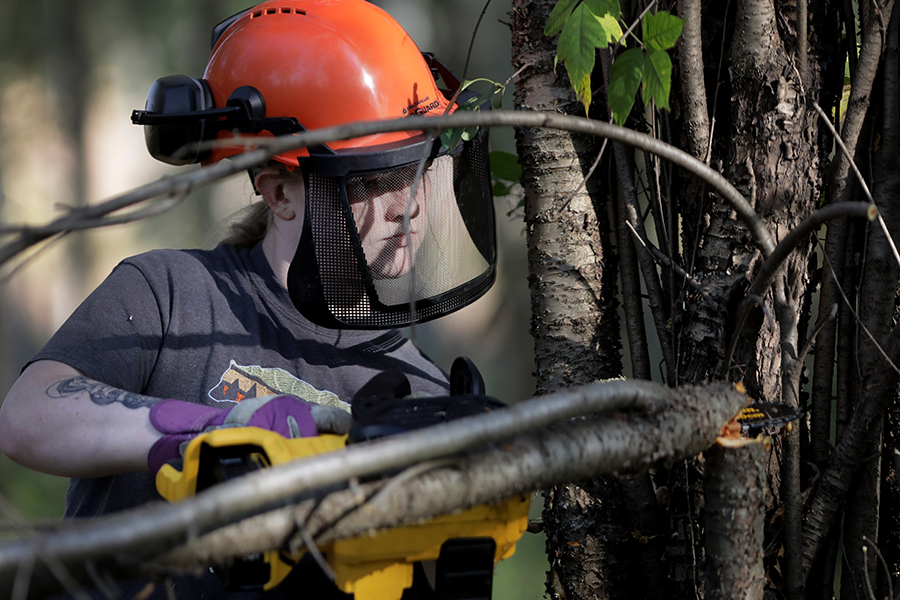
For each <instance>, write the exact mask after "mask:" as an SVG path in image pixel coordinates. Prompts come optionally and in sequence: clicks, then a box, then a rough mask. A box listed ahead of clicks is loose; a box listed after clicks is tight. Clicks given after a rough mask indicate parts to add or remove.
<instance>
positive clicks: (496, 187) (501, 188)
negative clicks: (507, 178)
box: [491, 181, 513, 198]
mask: <svg viewBox="0 0 900 600" xmlns="http://www.w3.org/2000/svg"><path fill="white" fill-rule="evenodd" d="M512 189H513V188H512V186H511V185H506V184H505V183H501V182H499V181H495V182H494V184H493V185H492V186H491V195H492V196H493V197H494V198H501V197H503V196H508V195H509V194H510V192H512Z"/></svg>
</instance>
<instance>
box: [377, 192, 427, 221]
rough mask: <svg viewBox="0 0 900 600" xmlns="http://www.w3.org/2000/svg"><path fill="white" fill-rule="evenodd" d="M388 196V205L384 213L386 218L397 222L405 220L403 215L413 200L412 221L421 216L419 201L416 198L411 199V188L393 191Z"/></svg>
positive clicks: (410, 210) (410, 213) (411, 207)
mask: <svg viewBox="0 0 900 600" xmlns="http://www.w3.org/2000/svg"><path fill="white" fill-rule="evenodd" d="M388 196H389V197H388V198H385V200H386V206H385V215H384V218H385V219H386V220H387V221H392V222H395V223H401V222H403V215H405V214H406V207H407V206H409V203H410V202H412V206H410V207H409V219H410V221H411V220H413V219H415V218H416V217H417V216H419V209H420V207H419V202H418V200H417V199H415V198H412V199H410V197H409V188H405V189H403V190H397V191H394V192H391V193H390V194H389V195H388Z"/></svg>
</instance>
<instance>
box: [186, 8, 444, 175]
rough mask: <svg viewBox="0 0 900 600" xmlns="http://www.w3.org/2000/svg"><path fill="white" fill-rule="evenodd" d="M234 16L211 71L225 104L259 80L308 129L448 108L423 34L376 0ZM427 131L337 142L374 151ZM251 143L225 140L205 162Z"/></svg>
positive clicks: (271, 104)
mask: <svg viewBox="0 0 900 600" xmlns="http://www.w3.org/2000/svg"><path fill="white" fill-rule="evenodd" d="M232 19H233V21H232V22H230V23H229V22H227V21H226V22H225V23H224V25H226V27H224V30H222V31H221V32H220V36H219V38H218V39H217V40H216V41H215V45H214V48H213V51H212V55H211V56H210V59H209V63H208V65H207V67H206V73H205V75H204V79H205V81H206V82H207V83H208V85H209V88H210V90H211V92H212V96H213V99H214V102H215V106H225V105H226V103H227V102H228V99H229V97H230V96H231V95H232V93H233V92H234V91H235V90H236V89H238V88H240V87H242V86H251V87H253V88H255V89H256V90H258V91H259V93H260V94H261V95H262V98H263V99H264V101H265V115H266V117H290V118H293V119H296V121H297V123H299V125H300V126H302V128H303V129H305V130H312V129H319V128H323V127H331V126H335V125H341V124H345V123H351V122H355V121H375V120H390V119H399V118H402V117H405V116H408V115H411V114H419V115H423V114H424V115H427V114H434V115H438V114H443V113H444V112H445V111H446V110H447V107H448V104H449V100H448V99H447V97H446V96H445V94H444V93H443V92H441V90H440V89H438V86H437V83H436V81H435V76H434V74H433V73H432V70H431V68H430V67H429V64H428V62H427V61H426V58H425V57H423V55H422V53H421V52H420V51H419V49H418V48H417V47H416V44H415V42H413V40H412V38H410V36H409V34H407V33H406V31H404V30H403V28H402V27H401V26H400V25H399V24H398V23H397V22H396V21H395V20H394V19H393V18H392V17H391V16H390V15H388V14H387V13H386V12H384V11H383V10H382V9H381V8H379V7H377V6H375V5H374V4H370V3H369V2H366V1H364V0H270V1H268V2H263V3H262V4H259V5H257V6H255V7H253V8H252V9H249V10H247V11H245V12H243V13H240V14H238V15H236V16H235V17H233V18H232ZM451 93H452V92H451ZM240 135H241V137H242V138H246V137H247V136H248V135H249V136H270V135H271V133H269V132H268V131H263V132H261V133H258V134H253V133H251V134H247V133H241V134H240ZM420 135H421V132H392V133H382V134H377V135H371V136H367V137H364V138H356V139H352V140H342V141H337V142H334V143H331V144H328V146H329V148H330V149H331V150H334V151H335V152H337V153H345V152H351V153H358V152H367V151H370V150H376V149H377V148H379V147H385V146H389V145H397V144H403V143H404V142H407V141H411V138H416V137H419V136H420ZM232 136H233V134H232V133H231V132H230V131H221V132H219V134H218V137H219V139H222V138H228V137H232ZM244 151H245V146H244V145H240V146H238V145H235V146H226V147H219V148H216V149H215V150H213V152H212V153H211V155H210V157H209V158H208V159H207V161H205V162H215V161H218V160H220V159H222V158H225V157H228V156H232V155H234V154H238V153H241V152H244ZM308 154H309V153H308V151H307V150H306V149H302V150H299V151H294V152H289V153H285V154H282V155H279V156H277V157H276V159H277V160H279V161H281V162H284V163H287V164H293V165H296V164H297V157H298V156H308Z"/></svg>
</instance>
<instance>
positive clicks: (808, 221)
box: [722, 202, 878, 378]
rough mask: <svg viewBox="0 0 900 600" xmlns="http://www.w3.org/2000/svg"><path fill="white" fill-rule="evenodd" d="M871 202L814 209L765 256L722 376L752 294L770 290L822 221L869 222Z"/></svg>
mask: <svg viewBox="0 0 900 600" xmlns="http://www.w3.org/2000/svg"><path fill="white" fill-rule="evenodd" d="M877 214H878V213H877V210H876V209H875V205H874V204H869V203H866V202H840V203H837V204H830V205H828V206H824V207H822V208H819V209H817V210H815V211H813V212H812V213H811V214H810V215H809V216H808V217H806V218H805V219H803V221H801V222H800V223H798V224H797V226H796V227H794V228H793V229H792V230H791V231H790V232H789V233H788V234H787V235H786V236H785V237H784V239H783V240H781V241H780V242H779V243H778V246H776V247H775V250H774V251H773V252H772V253H771V254H770V255H769V256H767V257H766V260H765V262H764V263H763V265H762V267H760V270H759V273H758V274H757V275H756V277H755V278H754V280H753V283H752V284H751V285H750V288H749V289H748V290H747V294H746V298H745V299H744V301H743V302H742V303H741V308H740V312H739V313H738V318H737V326H736V327H735V330H734V333H732V335H731V342H730V343H729V345H728V351H727V352H726V354H725V361H724V363H723V366H722V369H723V373H722V376H723V378H724V377H725V376H726V374H727V372H728V369H729V368H730V367H731V359H732V358H733V357H734V350H735V348H736V347H737V341H738V338H739V336H740V334H741V330H742V329H743V327H744V324H745V323H746V321H747V316H748V315H749V313H750V309H751V308H752V306H753V305H752V304H751V303H750V302H749V298H751V297H753V296H757V297H762V296H765V294H766V293H767V292H768V291H769V287H771V285H772V283H773V281H774V280H775V277H776V275H777V273H778V271H779V269H780V268H781V265H782V264H783V263H784V261H785V260H786V259H787V257H788V256H789V255H790V253H791V252H792V251H793V250H794V248H796V246H797V244H798V243H800V242H801V241H802V240H803V239H805V238H807V237H808V236H809V235H811V234H812V233H813V232H814V231H816V230H817V229H818V228H819V227H821V226H822V225H823V224H824V223H826V222H827V221H829V220H830V219H834V218H837V217H865V218H867V219H869V220H870V221H872V220H874V218H875V216H876V215H877Z"/></svg>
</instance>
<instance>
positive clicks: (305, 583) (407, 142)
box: [0, 0, 496, 598]
mask: <svg viewBox="0 0 900 600" xmlns="http://www.w3.org/2000/svg"><path fill="white" fill-rule="evenodd" d="M439 81H443V82H444V87H443V88H442V87H440V84H439V83H438V82H439ZM458 86H459V81H458V80H457V79H456V78H455V77H454V76H453V74H452V72H450V70H449V69H448V68H447V67H446V66H445V65H444V64H443V63H441V62H440V61H438V60H437V59H436V58H434V57H433V56H431V55H428V54H423V53H421V52H420V51H419V50H418V48H416V46H415V44H414V43H413V42H412V40H411V39H410V37H409V35H408V34H407V33H406V32H405V31H404V30H403V29H402V28H401V27H400V26H399V25H398V24H397V23H396V21H394V20H393V19H392V18H391V17H390V16H389V15H387V13H385V12H384V11H383V10H381V9H380V8H378V7H376V6H374V5H371V4H369V3H368V2H365V1H364V0H337V1H335V0H278V1H277V2H275V1H268V2H263V3H261V4H259V5H257V6H254V7H252V8H250V9H248V10H246V11H242V12H240V13H238V14H236V15H234V16H232V17H230V18H229V19H226V20H225V21H223V22H222V23H220V24H219V25H217V26H216V27H215V29H214V30H213V51H212V54H211V56H210V59H209V62H208V65H207V69H206V72H205V73H204V76H203V79H193V78H190V77H187V76H183V75H176V76H167V77H163V78H161V79H159V80H157V81H156V82H155V83H154V84H153V86H152V87H151V89H150V92H149V94H148V100H147V105H146V109H145V110H143V111H135V113H134V115H133V116H132V120H133V121H134V122H135V123H138V124H142V125H143V126H144V129H145V136H146V140H147V146H148V149H149V151H150V153H151V154H152V155H153V156H154V157H155V158H157V159H159V160H163V161H165V162H168V163H172V164H193V163H203V164H213V163H216V162H218V161H219V160H223V159H227V158H229V157H233V156H235V155H239V154H241V153H244V152H246V151H247V150H248V148H254V147H259V146H264V145H265V144H266V142H267V141H269V140H271V139H272V137H273V136H285V135H297V134H300V133H302V132H303V131H307V130H313V129H318V128H322V127H329V126H334V125H341V124H344V123H349V122H354V121H366V120H385V119H397V118H402V117H404V116H408V115H413V114H415V115H426V116H434V115H439V114H445V113H447V112H451V111H452V110H453V109H454V105H453V104H452V102H451V99H452V98H453V94H454V92H455V91H456V88H458ZM250 176H251V180H252V182H253V185H254V187H255V190H256V191H257V193H258V194H259V195H260V196H261V198H262V200H261V201H260V202H256V203H254V204H252V205H251V206H250V208H249V209H248V210H247V214H245V215H244V217H243V219H242V220H239V221H238V222H236V224H235V225H234V226H233V228H232V230H231V232H230V234H229V236H228V237H227V238H226V239H225V240H224V241H223V243H221V244H220V245H218V246H216V247H215V248H213V249H210V250H154V251H150V252H147V253H144V254H141V255H138V256H134V257H130V258H127V259H125V260H123V261H122V262H121V263H120V264H119V265H118V266H116V268H115V269H114V270H113V271H112V272H111V274H110V275H109V276H108V277H107V278H106V280H105V281H104V282H103V283H102V284H101V285H100V286H99V287H98V288H97V289H96V290H95V291H94V292H93V293H92V294H91V295H90V296H89V297H88V298H87V299H86V300H85V301H84V302H83V303H82V304H81V305H80V306H79V307H78V308H77V309H76V310H75V312H74V313H73V314H72V315H71V317H70V318H69V319H68V320H67V321H66V323H65V324H64V325H63V326H62V327H61V328H60V329H59V330H58V331H57V333H56V334H55V335H54V336H53V337H52V338H51V339H50V340H49V342H48V343H47V344H46V345H45V346H44V348H43V349H42V350H40V351H39V352H38V353H37V354H36V355H35V356H34V357H32V358H31V360H30V361H29V362H28V363H27V364H26V365H25V367H24V368H23V371H22V372H21V374H20V377H19V378H18V380H17V381H16V382H15V384H14V385H13V387H12V388H11V389H10V391H9V393H8V395H7V397H6V399H5V401H4V402H3V404H2V407H0V449H2V450H3V452H4V453H6V454H7V455H8V456H9V457H10V458H11V459H12V460H14V461H16V462H18V463H20V464H22V465H24V466H26V467H29V468H32V469H35V470H38V471H43V472H45V473H50V474H54V475H61V476H66V477H70V478H71V479H70V485H69V489H68V492H67V497H66V513H65V516H66V517H67V518H83V517H96V516H101V515H107V514H110V513H114V512H117V511H122V510H125V509H129V508H133V507H138V506H140V505H142V504H144V503H147V502H149V501H152V500H157V499H159V498H160V497H159V495H158V494H157V492H156V489H155V485H154V471H155V470H157V469H158V468H159V467H160V466H161V465H162V464H164V463H165V462H166V461H168V460H171V459H173V458H177V457H178V453H179V448H180V447H181V442H183V441H186V440H189V439H191V438H192V437H193V436H195V435H197V434H198V433H199V432H201V431H204V430H206V429H207V428H211V427H217V426H221V425H222V424H223V423H224V421H225V420H226V419H227V418H228V415H230V414H233V413H232V411H233V410H235V407H240V406H242V403H244V406H249V405H250V404H251V403H252V402H258V403H257V404H255V405H253V406H254V409H253V411H251V413H252V417H251V418H250V420H249V424H251V425H258V426H262V427H266V428H269V429H272V430H273V431H278V432H279V433H283V434H285V435H314V434H315V433H316V432H317V431H318V432H322V431H338V432H340V431H343V430H345V429H346V427H347V419H346V418H342V417H341V416H340V415H344V416H345V417H346V413H347V410H348V403H349V402H350V400H351V399H352V398H353V396H354V394H356V392H357V391H359V390H360V388H361V387H362V386H363V385H364V384H365V383H366V382H368V381H370V380H371V379H372V378H373V377H374V376H375V375H377V374H378V373H382V372H384V371H386V370H391V369H394V370H398V371H400V372H402V373H403V374H405V375H406V377H407V379H408V380H409V382H410V387H411V389H412V391H413V392H415V393H420V394H425V395H446V394H447V392H448V383H447V374H446V373H445V372H444V371H443V370H442V369H441V368H439V367H438V366H437V365H435V364H434V363H433V362H432V361H430V360H429V359H428V358H427V357H425V356H424V355H423V354H422V353H421V352H420V351H419V350H418V349H417V348H416V347H415V346H414V345H413V344H412V343H411V342H410V341H409V340H407V339H406V338H405V337H404V336H403V335H402V334H401V333H400V332H399V331H398V329H397V328H399V327H403V326H407V325H411V324H414V323H417V322H422V321H425V320H429V319H433V318H438V317H441V316H443V315H446V314H449V313H450V312H453V311H454V310H457V309H458V308H461V307H463V306H466V305H467V304H468V303H470V302H473V301H474V300H476V299H477V298H478V297H480V296H481V295H482V294H483V293H484V292H485V291H487V289H488V288H489V287H490V285H491V284H492V283H493V279H494V268H495V267H494V265H495V262H496V250H495V241H494V220H493V219H494V216H493V209H492V205H491V195H490V177H489V173H488V168H487V139H486V132H485V131H481V132H479V135H477V136H476V137H475V138H474V139H473V140H471V141H468V142H465V143H462V144H459V145H458V146H457V147H454V148H444V147H442V146H441V144H440V142H439V140H435V139H434V137H433V136H429V135H426V134H424V133H423V132H421V131H410V132H395V133H384V134H375V135H370V136H366V137H364V138H356V139H350V140H340V141H336V142H332V143H329V144H326V145H322V146H318V147H313V148H299V149H297V150H292V151H288V152H282V153H280V154H278V155H276V156H274V157H273V160H271V161H270V162H269V163H267V164H265V165H261V166H259V167H254V168H253V169H251V172H250ZM273 398H274V399H273ZM255 399H264V400H260V401H257V400H255ZM335 411H337V412H335ZM295 571H298V570H295ZM307 575H308V576H307ZM307 575H303V576H300V575H298V576H297V577H294V576H292V577H291V578H289V581H293V582H294V583H293V584H291V585H295V586H296V585H299V586H300V588H299V589H300V590H301V592H302V593H300V594H299V595H298V594H297V592H296V588H290V590H289V592H279V593H285V594H288V593H289V594H293V595H292V597H303V598H313V597H332V596H334V590H333V589H329V587H328V582H325V583H323V584H321V585H319V584H316V585H313V583H312V582H313V581H314V580H315V581H318V580H321V579H322V577H323V576H322V575H321V573H319V574H312V575H309V574H307ZM316 578H318V579H316ZM174 581H175V582H176V583H175V588H174V594H175V596H176V597H179V598H201V597H202V598H219V597H228V598H232V597H234V598H244V597H255V596H252V595H251V596H246V595H240V594H237V595H236V593H232V592H228V591H226V590H225V589H224V588H223V587H222V586H221V584H220V583H219V582H218V580H217V579H216V578H214V577H211V576H206V577H203V578H199V579H197V578H176V579H175V580H174ZM298 581H299V583H298ZM145 583H146V582H142V581H135V582H128V583H127V584H124V587H123V595H124V597H130V596H128V593H132V594H134V593H137V591H138V590H140V589H142V587H143V585H144V584H145ZM317 586H318V587H317ZM282 587H289V586H288V583H286V584H285V586H282ZM332 587H333V586H332ZM278 589H279V588H277V589H276V590H275V592H278ZM275 592H273V593H275ZM168 593H169V590H165V589H162V586H157V589H156V590H155V592H154V593H153V595H152V596H150V597H151V598H166V597H168V596H167V594H168ZM267 597H268V596H267ZM339 597H340V596H339Z"/></svg>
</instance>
